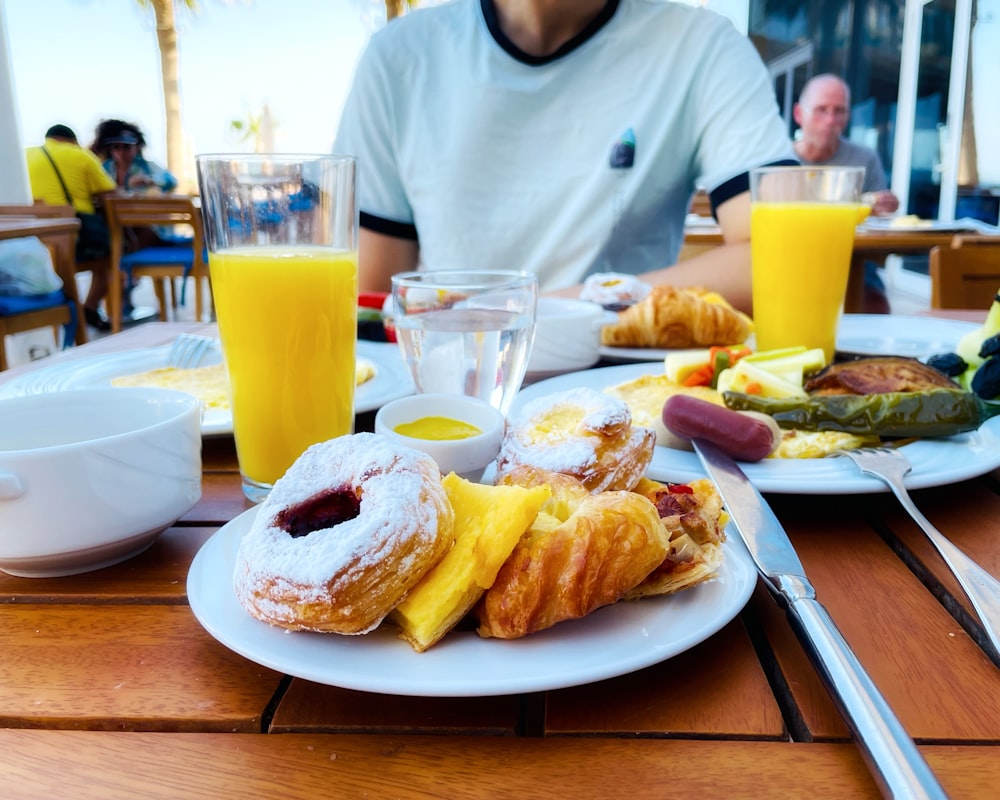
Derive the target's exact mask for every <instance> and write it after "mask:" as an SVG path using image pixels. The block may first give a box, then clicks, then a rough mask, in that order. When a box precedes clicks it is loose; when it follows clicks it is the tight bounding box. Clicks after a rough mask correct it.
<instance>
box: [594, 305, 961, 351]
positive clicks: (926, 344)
mask: <svg viewBox="0 0 1000 800" xmlns="http://www.w3.org/2000/svg"><path fill="white" fill-rule="evenodd" d="M976 327H978V326H977V325H975V324H973V323H971V322H962V321H961V320H954V319H939V318H936V317H908V316H903V315H896V314H844V315H843V316H842V317H841V318H840V325H839V327H838V329H837V350H839V351H841V352H843V353H851V354H853V355H871V356H880V355H884V356H911V357H913V358H926V357H927V356H932V355H935V354H936V353H948V352H951V350H952V348H953V347H954V346H955V345H956V344H957V343H958V340H959V339H961V338H962V336H964V335H965V334H966V333H968V332H969V331H970V330H973V329H974V328H976ZM749 342H750V344H751V346H752V345H753V336H751V337H750V340H749ZM671 352H678V351H675V350H663V349H658V348H655V347H606V346H605V347H602V348H601V357H602V358H604V359H607V360H608V361H656V360H657V359H659V360H661V361H662V360H663V359H664V358H666V356H667V354H668V353H671Z"/></svg>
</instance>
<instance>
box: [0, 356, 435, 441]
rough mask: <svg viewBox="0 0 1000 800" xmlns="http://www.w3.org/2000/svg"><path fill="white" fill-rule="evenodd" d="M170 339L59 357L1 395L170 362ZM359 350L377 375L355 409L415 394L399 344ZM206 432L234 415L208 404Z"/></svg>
mask: <svg viewBox="0 0 1000 800" xmlns="http://www.w3.org/2000/svg"><path fill="white" fill-rule="evenodd" d="M169 352H170V345H164V346H163V347H147V348H142V349H140V350H125V351H122V352H120V353H106V354H104V355H98V356H94V357H93V358H88V359H83V360H78V361H67V362H64V363H55V364H52V365H50V366H47V367H40V368H39V369H36V370H34V371H33V372H29V373H28V374H27V375H23V376H21V377H20V378H15V379H14V380H12V381H8V382H7V383H5V384H3V385H0V397H20V396H22V395H30V394H48V393H50V392H64V391H67V390H71V389H90V388H95V387H98V386H110V385H111V380H112V379H113V378H117V377H120V376H122V375H132V374H134V373H137V372H146V371H147V370H151V369H157V368H159V367H165V366H167V355H168V353H169ZM357 354H358V355H359V356H361V357H362V358H367V359H368V360H369V361H371V362H372V363H374V364H375V368H376V371H375V377H374V378H372V379H371V380H369V381H366V382H365V383H363V384H361V386H359V387H358V388H357V389H356V390H355V392H354V411H355V413H357V414H361V413H363V412H366V411H376V410H378V409H379V408H381V407H382V406H384V405H385V404H386V403H388V402H389V401H390V400H395V399H396V398H399V397H405V396H406V395H410V394H413V393H414V392H415V391H416V389H415V388H414V385H413V379H412V378H411V377H410V371H409V370H408V369H407V368H406V365H405V364H404V363H403V359H402V356H401V355H400V352H399V346H398V345H396V344H393V343H385V342H369V341H365V340H363V339H362V340H359V341H358V347H357ZM221 360H222V352H221V350H220V349H219V347H218V345H216V347H215V348H214V349H213V351H212V352H211V353H209V354H208V355H206V356H205V358H204V359H203V361H202V363H203V364H204V365H205V366H208V365H211V364H218V363H219V361H221ZM201 432H202V434H203V435H204V436H220V435H226V434H231V433H232V432H233V416H232V412H231V411H230V410H229V409H228V408H210V409H208V410H206V412H205V415H204V417H203V418H202V422H201Z"/></svg>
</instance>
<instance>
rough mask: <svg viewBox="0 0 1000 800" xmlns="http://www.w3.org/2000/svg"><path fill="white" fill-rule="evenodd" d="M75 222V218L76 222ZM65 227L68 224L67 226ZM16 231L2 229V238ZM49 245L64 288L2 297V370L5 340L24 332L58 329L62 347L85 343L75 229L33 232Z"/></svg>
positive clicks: (0, 320)
mask: <svg viewBox="0 0 1000 800" xmlns="http://www.w3.org/2000/svg"><path fill="white" fill-rule="evenodd" d="M74 224H75V221H74ZM64 227H65V226H64ZM19 235H25V234H15V233H14V232H13V231H3V232H0V238H2V239H8V238H17V236H19ZM32 235H34V236H37V237H38V238H39V239H40V240H41V241H42V242H44V243H45V245H46V246H47V247H48V248H49V252H50V253H51V254H52V265H53V267H54V269H55V271H56V273H57V274H58V275H59V277H60V278H61V279H62V281H63V288H62V289H59V290H58V291H55V292H50V293H48V294H42V295H33V296H30V297H8V296H0V371H2V370H5V369H7V367H8V366H9V365H8V363H7V352H6V347H5V346H4V345H5V340H6V338H7V337H8V336H11V335H13V334H16V333H23V332H25V331H31V330H36V329H38V328H47V327H49V326H51V327H53V328H54V329H55V336H56V341H57V342H59V343H60V346H61V347H69V346H70V345H71V344H73V343H74V342H75V343H76V344H85V343H86V341H87V332H86V329H85V327H84V325H83V324H82V322H81V320H80V316H81V308H80V298H79V296H78V295H77V291H76V273H75V270H74V267H75V260H74V258H73V252H74V248H75V246H76V233H75V228H73V229H69V230H61V231H48V232H46V231H34V232H32Z"/></svg>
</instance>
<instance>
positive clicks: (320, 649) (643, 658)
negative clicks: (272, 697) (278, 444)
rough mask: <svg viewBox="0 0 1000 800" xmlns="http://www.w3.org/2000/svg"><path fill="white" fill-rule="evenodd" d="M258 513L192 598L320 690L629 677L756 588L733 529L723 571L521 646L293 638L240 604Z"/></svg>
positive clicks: (239, 525)
mask: <svg viewBox="0 0 1000 800" xmlns="http://www.w3.org/2000/svg"><path fill="white" fill-rule="evenodd" d="M256 513H257V509H256V508H252V509H250V510H249V511H246V512H244V513H243V514H241V515H240V516H238V517H237V518H236V519H234V520H233V521H232V522H230V523H229V524H227V525H225V526H224V527H223V528H221V529H220V530H219V531H218V532H217V533H216V534H214V535H213V536H212V538H211V539H209V540H208V541H207V542H206V543H205V544H204V545H203V546H202V548H201V550H199V551H198V554H197V555H196V556H195V558H194V561H193V562H192V563H191V570H190V571H189V573H188V582H187V594H188V602H189V603H190V605H191V610H192V611H193V612H194V615H195V617H197V619H198V621H199V622H200V623H201V624H202V625H203V626H204V627H205V629H206V630H207V631H208V632H209V633H210V634H211V635H212V636H214V637H215V638H216V639H217V640H218V641H219V642H221V643H222V644H224V645H225V646H226V647H228V648H229V649H231V650H233V651H235V652H237V653H239V654H240V655H242V656H245V657H246V658H248V659H250V660H251V661H254V662H256V663H258V664H261V665H263V666H265V667H269V668H271V669H274V670H277V671H279V672H283V673H286V674H288V675H294V676H296V677H299V678H304V679H306V680H310V681H315V682H316V683H323V684H328V685H330V686H340V687H343V688H345V689H356V690H359V691H364V692H379V693H382V694H397V695H419V696H426V697H481V696H487V695H500V694H516V693H520V692H541V691H546V690H549V689H560V688H564V687H567V686H577V685H580V684H583V683H590V682H593V681H599V680H604V679H605V678H612V677H615V676H617V675H624V674H626V673H628V672H633V671H635V670H638V669H642V668H644V667H648V666H651V665H652V664H656V663H659V662H660V661H665V660H666V659H668V658H671V657H673V656H675V655H678V654H679V653H682V652H684V651H685V650H687V649H689V648H691V647H693V646H694V645H696V644H698V643H699V642H702V641H704V640H705V639H707V638H708V637H709V636H711V635H712V634H714V633H716V632H717V631H718V630H720V629H721V628H722V627H723V626H724V625H726V623H728V622H729V621H730V620H731V619H733V618H734V617H735V616H736V615H737V614H738V613H739V612H740V610H741V609H742V608H743V606H744V605H745V604H746V602H747V600H748V599H749V598H750V594H751V592H752V591H753V588H754V585H755V583H756V581H757V572H756V569H755V567H754V566H753V562H752V561H751V560H750V557H749V555H748V554H747V553H746V550H745V549H744V547H743V544H742V543H741V542H739V541H738V539H739V537H738V536H737V535H736V534H735V533H733V534H731V535H730V536H729V538H728V540H727V541H726V543H725V544H724V545H723V547H724V557H723V561H722V566H721V568H720V571H719V576H718V577H717V578H714V579H713V580H710V581H706V582H705V583H702V584H700V585H698V586H695V587H693V588H691V589H688V590H686V591H683V592H680V593H678V594H676V595H672V596H668V597H653V598H647V599H645V600H640V601H636V602H622V603H616V604H615V605H611V606H606V607H605V608H601V609H598V610H597V611H595V612H594V613H592V614H590V615H589V616H587V617H584V618H583V619H578V620H571V621H567V622H561V623H559V624H558V625H555V626H554V627H552V628H549V629H548V630H545V631H541V632H540V633H536V634H532V635H531V636H526V637H525V638H523V639H516V640H513V641H505V640H501V639H482V638H480V637H479V636H478V635H477V634H476V633H475V632H474V631H452V632H451V633H449V634H448V635H447V636H445V637H444V639H442V640H441V641H440V642H438V643H437V644H436V645H434V646H433V647H432V648H430V649H429V650H427V651H426V652H423V653H417V652H415V651H414V650H413V649H412V648H411V647H410V645H408V644H407V643H406V642H404V641H403V640H402V639H400V638H399V637H398V636H397V635H396V632H395V631H394V630H393V629H392V627H391V626H389V625H384V626H382V627H380V628H378V629H376V630H375V631H373V632H372V633H369V634H366V635H364V636H339V635H337V634H322V633H304V632H289V631H285V630H282V629H281V628H275V627H272V626H270V625H267V624H266V623H263V622H259V621H258V620H256V619H253V618H252V617H251V616H250V615H249V614H247V612H246V611H244V610H243V607H242V606H241V605H240V604H239V601H238V600H237V599H236V594H235V593H234V591H233V580H232V574H233V568H234V565H235V563H236V551H237V548H238V546H239V539H240V536H241V535H242V534H243V533H245V532H246V531H247V530H248V529H249V527H250V524H251V522H252V520H253V517H254V515H255V514H256Z"/></svg>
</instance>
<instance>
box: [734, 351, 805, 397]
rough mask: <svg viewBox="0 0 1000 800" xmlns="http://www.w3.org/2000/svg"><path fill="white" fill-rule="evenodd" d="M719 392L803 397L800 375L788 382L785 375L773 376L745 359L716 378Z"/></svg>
mask: <svg viewBox="0 0 1000 800" xmlns="http://www.w3.org/2000/svg"><path fill="white" fill-rule="evenodd" d="M716 388H718V390H719V391H720V392H744V393H746V394H760V395H763V396H765V397H805V396H806V393H805V391H803V389H802V375H801V373H799V374H798V380H795V379H794V378H793V379H791V380H789V379H788V376H787V374H786V375H775V374H774V373H772V372H770V371H769V370H766V369H761V367H760V365H759V364H755V363H752V362H750V361H747V360H746V359H744V360H742V361H740V362H739V363H737V364H736V366H735V367H733V368H731V369H727V370H724V371H723V372H722V373H721V374H720V375H719V378H718V381H717V387H716Z"/></svg>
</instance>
